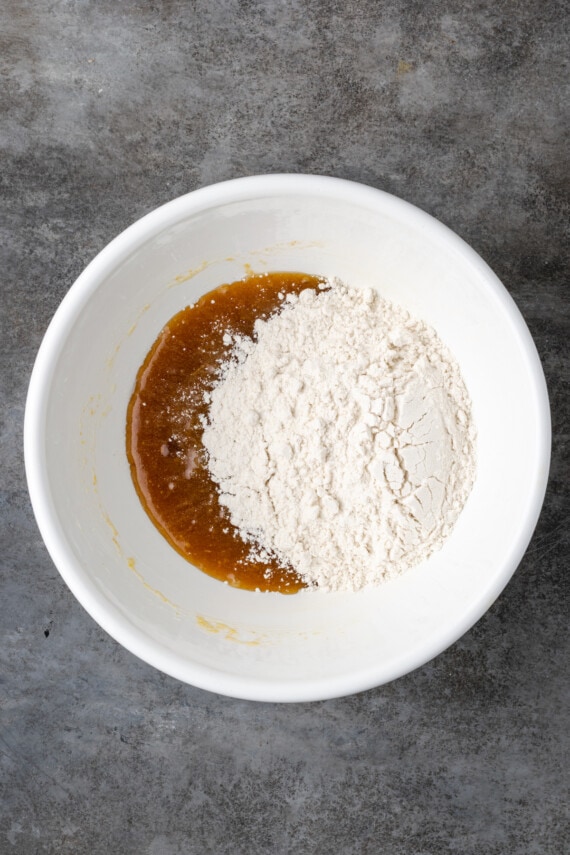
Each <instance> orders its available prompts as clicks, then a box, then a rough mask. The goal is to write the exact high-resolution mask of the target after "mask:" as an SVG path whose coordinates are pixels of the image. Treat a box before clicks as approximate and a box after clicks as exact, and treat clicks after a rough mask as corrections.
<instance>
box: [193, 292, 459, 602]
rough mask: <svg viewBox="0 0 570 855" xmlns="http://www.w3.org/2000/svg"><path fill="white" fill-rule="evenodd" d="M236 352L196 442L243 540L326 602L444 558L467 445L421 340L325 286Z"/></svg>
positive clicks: (365, 297)
mask: <svg viewBox="0 0 570 855" xmlns="http://www.w3.org/2000/svg"><path fill="white" fill-rule="evenodd" d="M230 332H231V331H230ZM232 340H233V342H234V346H233V351H232V359H231V360H230V361H229V363H228V364H227V365H225V366H224V368H223V370H222V374H221V377H220V379H219V381H218V383H217V384H216V387H215V388H214V390H213V392H212V394H211V399H210V406H209V418H208V423H207V424H206V427H205V430H204V436H203V442H204V445H205V448H206V450H207V452H208V454H209V468H210V472H211V475H212V477H213V479H214V481H215V482H216V483H217V484H218V485H219V489H220V501H221V503H222V505H223V506H225V507H226V508H227V509H228V511H229V514H230V519H231V521H232V523H233V524H234V525H235V526H237V528H238V529H239V532H240V535H241V536H242V537H243V539H244V540H246V541H250V542H252V544H257V545H259V546H260V547H261V549H262V550H268V551H271V552H273V553H276V554H277V556H278V557H279V558H280V560H281V562H282V563H283V564H284V565H291V566H293V567H294V568H295V569H296V570H297V572H298V573H300V575H301V576H302V577H303V578H304V579H305V581H306V582H308V583H309V584H315V583H316V584H317V585H318V587H319V588H320V589H321V590H325V591H336V590H347V589H348V590H358V589H360V588H362V587H363V586H365V585H368V584H377V583H379V582H382V581H383V580H385V579H388V578H390V577H393V576H395V575H397V574H399V573H401V572H402V571H404V570H406V569H407V568H409V567H411V566H413V565H415V564H417V563H418V562H420V561H421V560H423V559H424V558H426V557H427V556H428V555H430V553H431V552H433V551H434V550H436V549H439V548H440V547H441V546H442V545H443V543H444V541H445V539H446V537H447V535H448V534H449V532H450V531H451V528H452V527H453V524H454V523H455V521H456V519H457V517H458V515H459V513H460V512H461V510H462V508H463V505H464V503H465V501H466V499H467V496H468V494H469V492H470V490H471V487H472V484H473V480H474V474H475V459H474V436H475V431H474V427H473V425H472V420H471V413H470V402H469V398H468V394H467V391H466V389H465V386H464V383H463V380H462V378H461V376H460V373H459V369H458V367H457V365H456V363H455V362H454V360H453V358H452V357H451V354H450V353H449V352H448V351H447V349H446V348H445V347H444V346H443V344H442V343H441V341H440V340H439V338H438V337H437V335H436V333H435V332H434V331H433V330H432V329H431V328H429V327H428V326H426V325H425V324H424V323H422V322H420V321H417V320H413V319H412V318H410V317H409V315H408V314H407V313H406V312H405V311H403V310H402V309H400V308H398V307H395V306H393V305H391V304H390V303H387V302H386V301H384V300H383V299H382V298H381V297H380V296H379V295H378V294H376V293H375V292H374V291H371V290H367V291H363V290H360V289H350V288H347V287H346V286H345V285H343V284H342V283H339V282H335V283H334V285H333V286H332V287H331V288H330V290H322V291H320V292H318V291H313V290H307V291H303V292H302V293H301V294H300V295H299V297H295V296H293V295H289V296H288V297H287V299H286V301H285V303H284V307H283V309H282V310H281V311H280V313H279V314H276V315H274V316H272V317H270V318H269V319H268V320H266V321H261V320H258V321H257V322H256V324H255V334H254V339H253V340H252V339H244V338H237V337H236V338H234V339H232Z"/></svg>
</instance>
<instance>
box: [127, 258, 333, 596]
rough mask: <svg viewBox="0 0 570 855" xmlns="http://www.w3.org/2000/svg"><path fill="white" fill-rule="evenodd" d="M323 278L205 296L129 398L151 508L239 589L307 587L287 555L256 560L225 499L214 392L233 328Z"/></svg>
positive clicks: (163, 340) (246, 331) (189, 551)
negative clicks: (283, 562)
mask: <svg viewBox="0 0 570 855" xmlns="http://www.w3.org/2000/svg"><path fill="white" fill-rule="evenodd" d="M321 282H322V280H321V279H320V278H318V277H315V276H308V275H305V274H302V273H266V274H262V275H251V276H248V277H246V278H245V279H242V280H240V281H238V282H234V283H232V284H229V285H222V286H220V287H219V288H216V289H215V290H213V291H210V292H209V293H208V294H205V295H204V296H203V297H201V298H200V300H198V302H197V303H196V304H195V305H194V306H189V307H188V308H186V309H183V310H182V311H181V312H179V313H178V314H177V315H175V316H174V317H173V318H171V320H170V321H169V322H168V323H167V324H166V326H165V327H164V328H163V330H162V331H161V333H160V335H159V336H158V338H157V340H156V342H155V343H154V345H153V346H152V348H151V350H150V352H149V353H148V355H147V357H146V359H145V361H144V363H143V365H142V366H141V368H140V369H139V372H138V375H137V379H136V384H135V390H134V392H133V395H132V397H131V400H130V402H129V407H128V412H127V431H126V443H127V456H128V459H129V464H130V468H131V474H132V478H133V482H134V485H135V488H136V490H137V493H138V495H139V498H140V500H141V503H142V505H143V507H144V509H145V511H146V512H147V514H148V516H149V517H150V519H151V520H152V522H153V523H154V525H155V526H156V527H157V529H158V530H159V531H160V532H161V534H162V535H163V536H164V537H165V538H166V539H167V540H168V542H169V543H170V544H171V545H172V546H173V547H174V549H176V550H177V551H178V552H179V553H180V554H181V555H183V556H184V558H186V559H187V560H188V561H190V562H191V563H192V564H194V565H195V566H196V567H199V568H200V569H201V570H203V571H204V572H205V573H207V574H209V575H210V576H213V577H215V578H216V579H219V580H221V581H223V582H227V583H228V584H230V585H233V586H235V587H237V588H245V589H247V590H256V589H259V590H261V591H279V592H280V593H283V594H292V593H295V592H296V591H298V590H299V589H300V588H302V587H304V583H303V581H302V580H301V579H300V577H299V576H298V575H297V574H296V573H295V571H294V570H293V569H291V568H283V567H282V566H280V565H279V563H278V562H277V561H274V560H271V559H268V560H263V561H261V560H254V559H252V558H251V545H250V544H246V543H244V542H243V540H242V539H241V538H240V537H239V535H238V533H237V532H236V530H235V528H234V527H233V526H232V524H231V523H230V521H229V519H228V516H227V513H226V511H225V509H224V508H223V507H222V506H221V505H220V503H219V500H218V490H217V487H216V485H215V484H214V482H213V481H212V479H211V477H210V473H209V471H208V468H207V465H206V455H205V451H204V448H203V445H202V433H203V428H202V423H201V419H203V418H205V417H206V416H207V411H208V405H207V403H206V401H205V399H204V396H205V395H206V396H207V394H208V392H210V391H211V390H212V388H213V386H214V383H215V382H216V379H217V376H218V370H219V366H220V363H221V362H223V361H224V360H226V359H227V358H228V357H229V355H230V351H231V343H227V341H228V339H227V334H228V333H229V334H230V335H235V334H239V335H241V336H252V334H253V328H254V324H255V321H256V320H257V319H258V318H267V317H268V316H269V315H271V314H272V313H273V312H275V311H276V310H277V309H278V308H279V306H280V305H281V303H282V302H283V300H284V299H285V297H286V295H287V294H289V293H299V292H300V291H302V290H303V289H305V288H318V286H319V284H320V283H321ZM224 337H225V339H226V341H224Z"/></svg>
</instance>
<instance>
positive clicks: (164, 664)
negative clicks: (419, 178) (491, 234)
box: [24, 173, 551, 702]
mask: <svg viewBox="0 0 570 855" xmlns="http://www.w3.org/2000/svg"><path fill="white" fill-rule="evenodd" d="M272 196H281V197H283V196H312V197H314V196H320V197H321V198H322V197H327V198H334V199H336V200H341V201H345V202H350V203H351V204H353V205H357V206H360V207H364V208H371V209H376V210H379V209H380V208H381V207H382V208H383V209H385V207H386V206H387V205H388V206H389V207H390V208H391V210H392V211H393V212H395V213H396V214H398V215H399V216H403V217H405V218H406V219H407V220H408V221H410V220H411V221H415V222H416V223H417V224H418V225H419V226H420V227H421V228H422V229H423V230H424V231H431V232H432V233H433V234H435V235H436V236H437V237H438V239H439V240H444V241H445V242H446V243H447V244H448V245H451V246H453V247H454V249H455V251H456V252H459V253H460V254H461V255H462V256H463V257H464V258H465V259H466V261H467V262H468V263H469V264H470V265H471V266H472V267H475V268H476V269H477V270H478V272H479V274H480V276H481V277H482V279H483V280H485V283H486V285H487V287H488V288H489V289H490V291H491V292H492V294H493V296H494V298H495V300H496V301H497V303H498V304H499V306H500V308H501V310H502V312H503V313H504V314H505V315H506V316H507V317H508V319H509V321H510V324H511V326H512V328H513V331H514V333H515V335H516V337H517V338H518V341H519V345H520V348H521V353H522V354H523V355H524V359H525V361H526V369H527V372H528V376H529V380H530V382H531V385H532V388H533V392H534V399H535V401H536V423H537V425H536V426H537V448H536V461H535V467H534V479H533V481H534V485H535V486H534V489H533V490H532V491H530V495H529V497H528V501H527V506H526V511H525V514H524V516H523V518H522V519H521V520H520V521H519V532H518V537H517V538H516V539H515V540H514V542H513V543H512V545H511V549H510V553H509V556H508V559H507V560H506V561H505V562H504V563H503V566H502V567H501V568H497V571H496V573H495V575H494V580H493V585H492V586H490V587H489V588H487V589H486V590H485V591H484V592H482V595H481V596H480V597H479V598H478V599H477V600H476V601H474V602H473V603H472V604H471V607H470V608H469V609H467V610H466V611H464V612H463V613H462V615H461V619H460V620H459V619H456V620H455V621H450V622H449V624H446V625H445V627H444V628H443V629H442V631H441V633H440V634H439V635H438V636H437V638H434V639H432V642H431V643H430V644H429V645H427V644H426V645H425V646H422V647H421V648H418V649H417V650H415V651H414V652H413V653H412V654H407V655H405V656H402V657H401V658H400V659H397V660H392V661H391V662H390V663H389V667H387V666H386V663H384V664H381V665H379V666H374V667H371V668H367V669H364V670H361V671H356V672H354V673H351V674H349V675H347V674H343V675H341V676H334V677H326V678H322V679H320V680H319V681H318V682H315V681H310V682H309V681H306V680H286V681H283V680H275V681H268V680H261V679H258V678H245V677H243V676H238V675H235V674H232V673H231V672H229V671H222V670H218V669H214V668H209V667H206V666H202V665H199V664H197V663H191V662H189V661H188V660H186V659H184V658H183V657H181V656H179V655H178V654H175V653H173V652H172V651H171V650H170V649H167V648H166V647H164V646H163V645H161V644H160V643H159V642H157V641H154V640H152V639H150V638H149V637H148V636H147V635H145V633H144V632H143V631H142V630H140V629H139V628H138V627H136V626H135V625H134V624H132V623H129V622H128V621H127V620H126V619H125V616H124V615H123V614H122V612H120V611H119V609H118V608H117V607H116V606H114V605H113V604H112V603H111V602H110V601H109V600H107V599H106V598H105V596H104V594H103V592H102V591H101V590H100V589H99V588H98V587H97V586H96V585H95V583H94V582H93V581H91V580H90V578H89V576H88V574H87V573H86V571H85V570H84V568H83V566H82V565H81V563H80V562H79V561H77V560H76V559H75V556H74V555H73V553H72V551H71V549H70V548H69V546H68V544H67V540H66V535H65V532H64V531H63V530H62V527H61V525H60V523H59V519H58V517H57V513H56V511H55V508H53V507H52V505H51V500H50V488H49V477H48V472H47V467H46V465H45V457H44V455H43V441H42V437H43V435H42V424H43V422H44V419H45V415H46V412H47V406H48V400H49V390H50V388H51V380H52V378H53V375H54V372H55V369H56V366H57V361H58V357H59V355H60V353H61V352H62V350H63V348H64V346H65V343H66V337H67V335H68V333H69V331H70V330H71V328H72V327H73V324H74V323H75V321H76V319H77V318H78V316H79V314H80V313H81V312H82V310H83V308H84V306H85V304H86V303H87V301H88V300H89V298H90V296H91V295H92V294H93V293H94V291H95V290H96V289H97V288H98V287H99V284H100V283H101V281H103V280H104V278H105V277H106V276H107V275H108V274H109V273H110V271H111V270H112V269H113V268H114V267H115V266H116V264H117V263H118V262H119V261H121V260H124V259H125V258H126V257H127V256H128V255H130V254H131V253H133V252H134V251H136V250H137V249H138V248H139V247H140V246H141V245H142V244H144V243H145V242H146V241H148V240H149V239H150V238H152V237H154V236H155V235H157V234H158V233H160V232H161V231H163V230H164V229H165V228H167V227H169V226H172V225H174V224H175V223H176V222H178V221H179V220H181V219H186V218H187V217H189V216H192V215H193V214H197V213H200V212H203V211H206V210H208V209H211V208H216V207H218V206H220V205H223V204H228V203H235V202H240V201H249V200H252V199H255V198H266V197H272ZM550 452H551V419H550V405H549V399H548V391H547V386H546V380H545V377H544V372H543V369H542V365H541V362H540V358H539V355H538V352H537V349H536V345H535V343H534V340H533V338H532V336H531V334H530V331H529V329H528V327H527V325H526V323H525V321H524V319H523V316H522V314H521V312H520V310H519V309H518V307H517V306H516V304H515V302H514V300H513V298H512V297H511V296H510V294H509V292H508V291H507V289H506V288H505V286H504V285H503V284H502V282H501V281H500V280H499V279H498V277H497V276H496V275H495V273H494V272H493V271H492V270H491V268H490V267H489V266H488V265H487V264H486V262H485V261H483V259H482V258H481V257H480V256H479V255H478V253H477V252H476V251H475V250H474V249H472V247H470V246H469V245H468V244H467V243H466V242H465V241H464V240H463V239H462V238H461V237H459V235H457V234H456V233H455V232H453V231H452V230H451V229H450V228H448V227H447V226H446V225H444V224H443V223H442V222H441V221H439V220H437V219H436V218H434V217H432V216H431V215H430V214H428V213H427V212H425V211H423V210H421V209H420V208H418V207H416V206H415V205H413V204H411V203H409V202H406V201H405V200H403V199H400V198H398V197H396V196H393V195H392V194H390V193H387V192H386V191H384V190H380V189H377V188H374V187H370V186H367V185H364V184H360V183H357V182H354V181H349V180H347V179H343V178H336V177H332V176H322V175H306V174H300V173H295V174H287V173H273V174H268V175H255V176H247V177H242V178H234V179H230V180H228V181H221V182H218V183H216V184H212V185H209V186H206V187H202V188H199V189H197V190H193V191H191V192H189V193H186V194H184V195H182V196H179V197H178V198H176V199H173V200H171V201H170V202H167V203H165V204H163V205H161V206H159V207H158V208H156V209H154V210H153V211H151V212H150V213H148V214H146V215H145V216H143V217H141V218H140V219H139V220H137V221H136V222H134V223H133V224H132V225H130V226H129V227H128V228H126V229H125V230H124V231H123V232H121V233H120V234H119V235H118V236H117V237H115V238H114V239H113V240H112V241H110V243H108V244H107V245H106V246H105V247H104V248H103V249H102V250H101V251H100V252H99V253H98V254H97V255H96V256H95V258H94V259H93V260H92V261H91V262H90V263H89V264H88V265H87V267H86V268H85V269H84V270H83V272H82V273H81V274H80V275H79V276H78V278H77V279H76V280H75V282H74V283H73V284H72V285H71V287H70V289H69V290H68V292H67V293H66V295H65V296H64V298H63V300H62V301H61V303H60V304H59V307H58V308H57V310H56V312H55V314H54V315H53V317H52V320H51V322H50V324H49V326H48V328H47V330H46V332H45V334H44V337H43V340H42V342H41V345H40V347H39V350H38V353H37V356H36V359H35V363H34V366H33V370H32V373H31V377H30V382H29V387H28V393H27V398H26V405H25V415H24V461H25V471H26V479H27V485H28V492H29V495H30V499H31V503H32V508H33V511H34V515H35V518H36V522H37V525H38V528H39V530H40V533H41V535H42V538H43V540H44V543H45V545H46V547H47V550H48V552H49V554H50V556H51V558H52V560H53V562H54V564H55V566H56V568H57V569H58V571H59V573H60V575H61V576H62V577H63V579H64V581H65V582H66V584H67V586H68V587H69V588H70V590H71V592H72V593H73V594H74V596H75V597H76V599H77V600H79V602H80V603H81V605H82V606H83V608H84V609H85V610H86V611H87V612H88V614H90V615H91V617H92V618H93V619H94V620H95V621H96V622H97V623H98V624H99V625H100V626H101V627H102V628H103V629H104V630H105V631H106V632H107V633H108V634H109V635H110V636H111V637H112V638H114V639H115V640H116V641H117V642H118V643H119V644H121V645H122V646H123V647H125V648H126V649H127V650H129V651H130V652H131V653H133V654H134V655H136V656H138V657H139V658H140V659H142V660H143V661H145V662H147V663H148V664H150V665H152V666H154V667H155V668H157V669H158V670H160V671H163V672H164V673H166V674H169V675H170V676H172V677H174V678H176V679H178V680H181V681H183V682H186V683H189V684H191V685H194V686H197V687H199V688H202V689H206V690H209V691H213V692H216V693H219V694H223V695H228V696H231V697H236V698H242V699H247V700H257V701H271V702H275V701H281V702H299V701H316V700H326V699H330V698H336V697H343V696H346V695H350V694H353V693H355V692H360V691H364V690H367V689H371V688H374V687H377V686H379V685H383V684H385V683H387V682H390V681H391V680H394V679H396V678H398V677H400V676H404V675H405V674H407V673H409V672H410V671H412V670H414V669H416V668H418V667H421V666H422V665H424V664H426V663H427V662H429V661H430V660H432V659H433V658H434V657H436V656H437V655H439V654H440V653H441V652H443V651H444V650H445V649H447V648H448V647H449V646H450V645H452V644H453V643H455V642H456V641H457V640H458V639H459V638H460V637H461V636H462V635H464V634H465V633H466V632H467V631H468V630H469V629H470V628H471V627H472V626H473V625H474V624H475V623H476V622H477V621H478V620H479V619H480V618H481V617H482V616H483V614H484V613H485V612H486V611H487V610H488V609H489V608H490V606H491V605H492V603H493V602H494V601H495V599H496V598H497V597H498V596H499V594H500V593H501V591H502V590H503V589H504V588H505V586H506V585H507V583H508V581H509V580H510V578H511V577H512V575H513V573H514V572H515V570H516V568H517V567H518V565H519V563H520V561H521V559H522V557H523V555H524V553H525V551H526V548H527V546H528V544H529V542H530V539H531V537H532V534H533V532H534V529H535V527H536V523H537V521H538V518H539V515H540V511H541V508H542V505H543V502H544V497H545V493H546V487H547V482H548V474H549V462H550Z"/></svg>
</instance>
